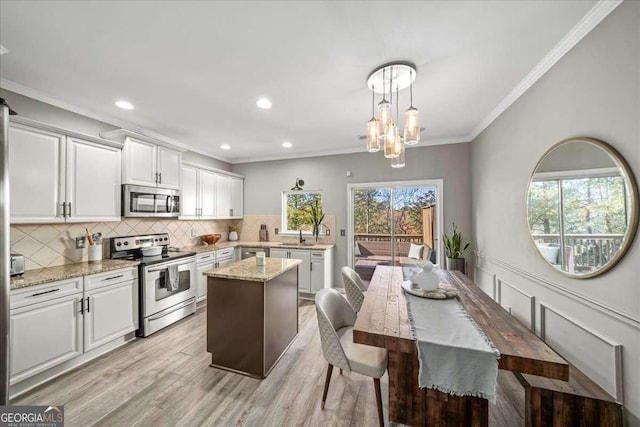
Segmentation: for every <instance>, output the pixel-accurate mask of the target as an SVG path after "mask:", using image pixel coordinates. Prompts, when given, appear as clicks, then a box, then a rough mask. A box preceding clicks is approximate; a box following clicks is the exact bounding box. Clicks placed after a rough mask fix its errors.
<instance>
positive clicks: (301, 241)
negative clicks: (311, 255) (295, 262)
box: [299, 230, 304, 243]
mask: <svg viewBox="0 0 640 427" xmlns="http://www.w3.org/2000/svg"><path fill="white" fill-rule="evenodd" d="M299 231H300V243H304V239H303V238H302V230H299Z"/></svg>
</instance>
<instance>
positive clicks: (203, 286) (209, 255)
mask: <svg viewBox="0 0 640 427" xmlns="http://www.w3.org/2000/svg"><path fill="white" fill-rule="evenodd" d="M215 262H216V256H215V252H214V251H211V252H205V253H202V254H198V255H197V256H196V283H197V284H198V289H197V291H198V294H197V301H198V302H200V301H206V299H207V276H205V275H204V274H202V273H204V272H205V271H208V270H211V269H213V268H214V267H215Z"/></svg>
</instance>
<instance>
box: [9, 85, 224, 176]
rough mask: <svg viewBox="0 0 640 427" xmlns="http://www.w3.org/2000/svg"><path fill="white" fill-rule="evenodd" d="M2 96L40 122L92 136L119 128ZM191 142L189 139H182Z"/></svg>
mask: <svg viewBox="0 0 640 427" xmlns="http://www.w3.org/2000/svg"><path fill="white" fill-rule="evenodd" d="M0 97H2V98H4V99H5V100H6V101H7V102H8V103H9V105H10V106H11V108H12V109H13V110H15V111H16V112H17V113H18V114H19V115H20V116H23V117H26V118H29V119H32V120H37V121H39V122H43V123H47V124H50V125H54V126H58V127H61V128H64V129H68V130H73V131H76V132H81V133H85V134H88V135H92V136H100V132H106V131H109V130H114V129H118V127H116V126H112V125H110V124H108V123H104V122H101V121H98V120H94V119H92V118H89V117H86V116H83V115H80V114H76V113H73V112H71V111H68V110H64V109H62V108H58V107H55V106H53V105H50V104H46V103H44V102H40V101H37V100H35V99H32V98H28V97H26V96H23V95H20V94H17V93H15V92H10V91H8V90H6V89H0ZM180 142H182V143H184V144H187V145H188V144H189V141H180ZM182 157H183V160H184V161H188V162H191V163H196V164H198V165H201V166H208V167H212V168H217V169H222V170H231V165H230V164H229V163H227V162H223V161H221V160H216V159H213V158H211V157H208V156H204V155H202V154H198V153H194V152H191V151H186V152H184V153H183V154H182Z"/></svg>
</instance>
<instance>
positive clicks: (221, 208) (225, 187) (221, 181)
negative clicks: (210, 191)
mask: <svg viewBox="0 0 640 427" xmlns="http://www.w3.org/2000/svg"><path fill="white" fill-rule="evenodd" d="M216 211H217V212H218V218H231V177H230V176H229V175H221V174H216Z"/></svg>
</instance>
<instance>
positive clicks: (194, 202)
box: [180, 166, 200, 219]
mask: <svg viewBox="0 0 640 427" xmlns="http://www.w3.org/2000/svg"><path fill="white" fill-rule="evenodd" d="M199 198H200V197H199V194H198V169H197V168H193V167H191V166H182V199H181V202H180V219H197V217H198V214H199V208H200V206H199V205H200V203H199V202H200V200H199Z"/></svg>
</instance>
